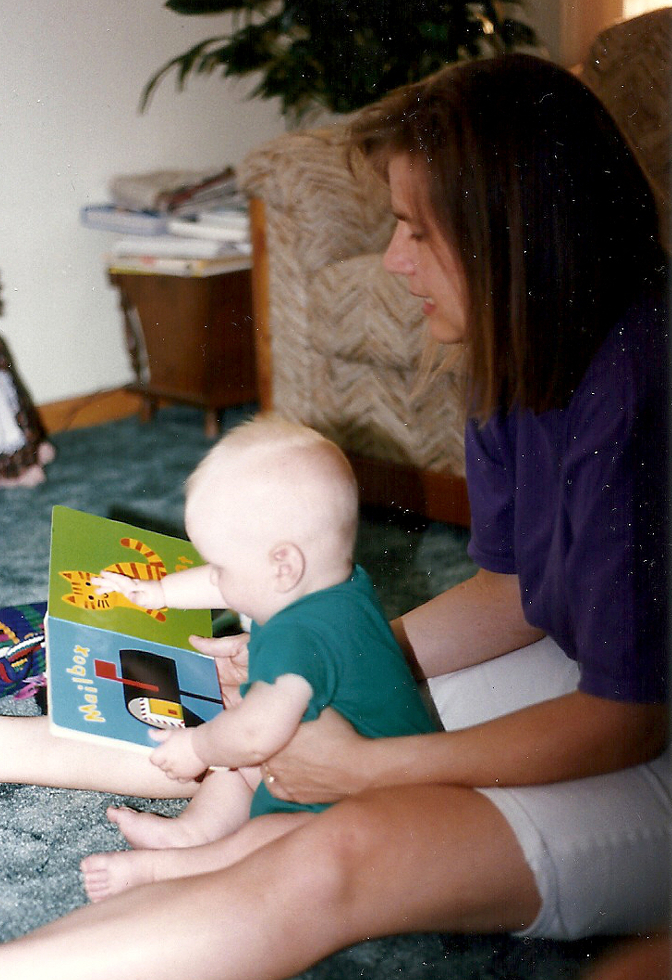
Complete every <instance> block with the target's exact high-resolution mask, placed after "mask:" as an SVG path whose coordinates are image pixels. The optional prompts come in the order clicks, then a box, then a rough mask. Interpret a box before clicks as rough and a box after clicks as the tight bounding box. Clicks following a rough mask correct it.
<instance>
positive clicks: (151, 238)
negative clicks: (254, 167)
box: [80, 167, 252, 276]
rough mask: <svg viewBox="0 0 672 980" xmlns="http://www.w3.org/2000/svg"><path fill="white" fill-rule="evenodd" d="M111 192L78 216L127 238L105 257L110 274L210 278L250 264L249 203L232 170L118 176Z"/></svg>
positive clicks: (114, 245) (93, 225)
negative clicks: (104, 200) (106, 201)
mask: <svg viewBox="0 0 672 980" xmlns="http://www.w3.org/2000/svg"><path fill="white" fill-rule="evenodd" d="M110 191H111V194H112V197H113V203H110V204H101V205H89V206H87V207H84V208H82V210H81V212H80V218H81V221H82V224H84V225H85V226H86V227H87V228H97V229H100V230H103V231H112V232H116V233H118V234H120V235H122V237H121V238H119V239H117V241H115V242H114V243H113V245H112V247H111V249H110V251H109V253H108V254H107V256H106V262H107V266H108V269H109V270H110V271H111V272H124V273H129V272H130V273H138V274H143V273H144V274H157V273H158V274H163V275H175V276H209V275H217V274H218V273H221V272H234V271H237V270H239V269H249V268H250V267H251V264H252V258H251V256H252V244H251V236H250V222H249V216H248V212H247V203H246V201H245V200H244V199H243V198H242V196H241V195H240V194H239V193H238V191H237V189H236V184H235V173H234V171H233V170H232V168H231V167H227V168H225V169H224V170H223V171H219V172H217V173H215V174H212V173H201V172H192V171H158V172H154V173H149V174H137V175H130V176H126V177H116V178H114V180H113V181H112V182H111V184H110Z"/></svg>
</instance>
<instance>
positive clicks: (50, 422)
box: [39, 388, 142, 433]
mask: <svg viewBox="0 0 672 980" xmlns="http://www.w3.org/2000/svg"><path fill="white" fill-rule="evenodd" d="M141 402H142V399H141V398H140V396H139V395H137V394H134V393H133V392H130V391H127V390H126V389H125V388H113V389H111V390H109V391H96V392H94V393H93V394H92V395H79V396H78V397H76V398H66V399H65V400H64V401H59V402H49V403H48V404H46V405H40V406H39V412H40V417H41V419H42V422H43V424H44V427H45V429H46V430H47V432H49V433H53V432H63V431H64V430H66V429H82V428H84V427H85V426H89V425H100V424H102V423H103V422H111V421H113V420H114V419H123V418H126V417H127V416H128V415H134V414H135V413H136V412H138V411H139V410H140V406H141Z"/></svg>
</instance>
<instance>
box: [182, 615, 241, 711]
mask: <svg viewBox="0 0 672 980" xmlns="http://www.w3.org/2000/svg"><path fill="white" fill-rule="evenodd" d="M249 639H250V634H249V633H239V634H238V635H237V636H221V637H213V636H207V637H206V636H190V637H189V642H190V643H191V645H192V646H193V647H194V649H195V650H198V652H199V653H204V654H206V656H208V657H214V658H215V661H216V666H217V676H218V678H219V687H220V690H221V692H222V700H223V701H224V705H225V706H226V707H227V708H231V707H234V706H235V705H237V704H240V702H241V701H242V698H241V696H240V691H239V690H238V689H239V687H240V685H241V684H244V683H245V681H246V680H247V644H248V641H249Z"/></svg>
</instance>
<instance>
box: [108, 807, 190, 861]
mask: <svg viewBox="0 0 672 980" xmlns="http://www.w3.org/2000/svg"><path fill="white" fill-rule="evenodd" d="M107 819H108V820H109V821H110V822H111V823H114V824H116V825H117V827H118V828H119V830H120V831H121V833H122V834H123V836H124V837H125V838H126V840H127V841H128V843H129V844H130V845H131V847H134V848H141V849H143V850H145V849H147V850H153V851H156V850H162V849H164V848H170V847H191V846H193V845H194V844H202V843H203V838H199V839H197V838H196V837H195V835H194V834H193V833H191V832H190V831H189V830H188V828H187V826H186V824H185V823H184V822H183V821H182V820H181V819H180V818H179V817H162V816H160V815H159V814H158V813H144V812H141V811H140V810H131V809H130V807H126V806H121V807H112V806H111V807H108V809H107Z"/></svg>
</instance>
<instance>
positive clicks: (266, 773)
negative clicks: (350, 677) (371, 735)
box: [261, 708, 370, 803]
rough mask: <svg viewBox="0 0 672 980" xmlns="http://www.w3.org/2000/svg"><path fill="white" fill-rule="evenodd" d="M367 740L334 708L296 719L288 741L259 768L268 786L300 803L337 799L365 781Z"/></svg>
mask: <svg viewBox="0 0 672 980" xmlns="http://www.w3.org/2000/svg"><path fill="white" fill-rule="evenodd" d="M369 742H370V740H369V739H367V738H364V737H363V736H362V735H359V734H358V733H357V732H356V731H355V729H354V728H353V727H352V725H350V724H349V722H347V721H346V720H345V718H343V717H342V715H339V714H338V712H336V711H334V710H333V709H332V708H326V709H325V710H324V711H323V712H322V714H321V715H320V717H319V718H318V719H317V720H316V721H307V722H304V723H303V724H301V725H299V728H298V731H297V733H296V735H295V736H294V738H293V739H292V740H291V742H290V743H289V744H288V745H287V746H285V748H284V749H282V751H281V752H278V754H277V755H274V756H272V757H271V758H270V759H268V760H267V761H266V762H264V764H263V765H262V767H261V773H262V776H263V779H264V782H265V783H266V786H267V788H268V790H269V792H270V793H271V794H272V795H273V796H276V797H277V798H278V799H280V800H291V801H292V802H298V803H335V802H336V801H337V800H340V799H342V798H343V797H344V796H350V795H351V794H352V793H357V792H360V791H361V790H363V789H366V788H367V786H368V780H367V774H366V769H365V766H364V763H363V761H362V757H363V755H364V751H365V749H366V746H367V745H368V744H369Z"/></svg>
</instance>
